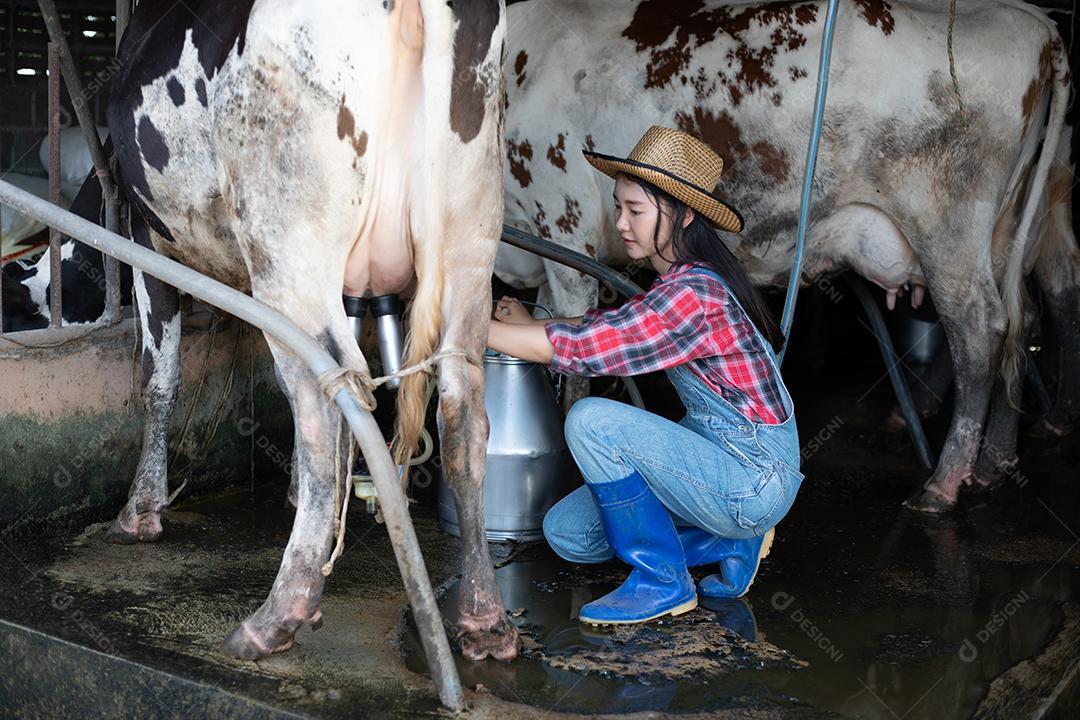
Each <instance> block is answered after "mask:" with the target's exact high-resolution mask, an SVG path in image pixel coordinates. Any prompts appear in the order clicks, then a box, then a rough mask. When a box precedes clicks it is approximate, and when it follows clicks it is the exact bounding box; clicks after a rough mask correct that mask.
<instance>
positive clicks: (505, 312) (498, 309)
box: [495, 295, 534, 325]
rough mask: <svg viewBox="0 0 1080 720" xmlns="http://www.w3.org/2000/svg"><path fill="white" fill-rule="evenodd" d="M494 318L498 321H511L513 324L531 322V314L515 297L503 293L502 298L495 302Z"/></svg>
mask: <svg viewBox="0 0 1080 720" xmlns="http://www.w3.org/2000/svg"><path fill="white" fill-rule="evenodd" d="M495 319H496V320H498V321H499V322H505V323H511V324H514V325H531V324H532V323H533V320H534V318H533V316H532V314H530V313H529V311H528V310H526V309H525V306H524V305H522V304H521V303H520V302H518V301H517V299H515V298H512V297H508V296H506V295H503V296H502V298H501V299H500V300H499V301H498V302H497V303H495Z"/></svg>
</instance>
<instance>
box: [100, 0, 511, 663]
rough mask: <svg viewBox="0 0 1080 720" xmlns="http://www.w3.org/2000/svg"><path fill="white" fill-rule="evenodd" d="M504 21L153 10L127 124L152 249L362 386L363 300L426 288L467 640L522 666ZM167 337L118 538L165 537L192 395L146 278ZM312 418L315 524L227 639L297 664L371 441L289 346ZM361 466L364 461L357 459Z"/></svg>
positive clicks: (487, 7)
mask: <svg viewBox="0 0 1080 720" xmlns="http://www.w3.org/2000/svg"><path fill="white" fill-rule="evenodd" d="M504 34H505V10H504V8H503V5H502V2H500V1H499V0H472V1H470V2H456V3H448V2H444V1H443V0H386V1H380V0H322V1H320V2H317V3H315V2H313V3H298V2H291V1H289V0H244V1H241V2H235V3H223V2H210V1H209V0H207V1H204V2H187V3H175V2H172V0H143V1H142V2H140V3H139V5H138V6H137V8H136V10H135V13H134V16H133V18H132V20H131V25H130V26H129V28H128V30H127V33H126V35H125V37H124V38H123V42H122V44H121V48H120V64H121V68H120V70H119V72H118V74H117V76H116V77H115V79H114V81H113V89H112V99H111V104H110V108H109V127H110V131H111V133H112V137H113V141H114V143H115V145H116V150H117V155H118V160H119V165H120V168H121V174H122V184H123V190H124V192H125V194H126V195H127V197H128V198H129V199H130V201H131V202H132V204H133V206H134V208H136V210H135V211H133V213H132V216H133V222H132V232H133V235H134V239H135V241H136V242H138V243H139V244H141V245H144V246H147V247H152V248H153V249H155V250H157V251H158V252H160V253H162V254H164V255H167V256H169V257H172V258H174V259H176V260H178V261H180V262H182V263H184V264H186V265H188V266H189V267H191V268H194V269H196V270H198V271H200V272H203V273H205V274H207V275H209V276H211V277H214V278H216V279H218V280H220V281H223V282H225V283H227V284H229V285H231V286H233V287H235V288H238V289H241V290H245V291H248V290H249V291H250V292H251V294H252V295H253V296H254V297H255V298H256V299H258V300H261V301H262V302H264V303H266V304H268V305H269V306H271V307H273V308H275V309H277V310H278V311H280V312H282V313H283V314H284V315H286V316H288V317H289V318H291V319H292V320H293V321H295V322H296V323H297V324H298V325H300V326H301V327H302V328H304V329H306V330H307V331H308V332H309V333H310V334H311V335H312V336H314V337H315V338H317V339H318V341H319V342H321V343H322V344H323V345H324V346H325V347H326V349H327V350H328V352H330V353H331V354H332V355H333V356H334V357H335V358H336V359H337V360H338V361H339V362H340V363H341V364H342V365H343V366H346V367H348V368H351V369H354V370H357V371H362V372H366V371H367V363H366V361H365V359H364V357H363V355H362V354H361V352H360V349H359V348H358V347H357V344H356V341H355V340H354V338H353V335H352V332H351V330H350V327H349V324H348V322H347V319H346V316H345V312H344V309H343V307H342V300H341V296H342V291H343V290H344V291H345V292H346V293H347V294H350V295H361V294H363V293H364V292H365V291H367V290H371V291H372V292H373V293H374V294H376V295H378V294H384V293H398V292H402V291H404V290H407V289H410V288H412V289H413V292H412V295H413V303H412V310H411V316H410V334H409V338H408V340H407V344H406V358H405V363H406V364H412V363H414V362H416V361H419V360H421V359H423V358H426V357H428V356H430V355H432V354H433V353H435V352H438V351H441V350H452V349H457V350H464V351H466V352H467V353H468V355H469V356H470V358H469V359H468V360H467V359H466V358H464V357H462V356H460V355H450V356H447V357H445V358H444V359H442V360H440V361H439V364H438V390H439V430H440V434H441V440H442V442H441V446H442V453H443V461H444V472H445V476H446V478H447V479H448V481H449V482H450V483H451V485H452V487H453V491H454V494H455V500H456V502H457V503H458V505H457V506H458V508H459V513H460V518H461V523H462V539H463V542H464V547H465V553H464V557H463V580H462V582H461V588H462V591H461V597H460V608H461V610H460V612H461V616H460V617H459V618H458V619H457V623H456V625H457V627H458V628H459V632H458V638H457V639H458V641H459V643H460V647H461V649H462V651H463V653H464V654H465V655H466V656H467V657H469V658H475V659H479V658H483V657H487V656H491V657H496V658H502V659H506V658H511V657H513V656H515V655H516V652H517V645H518V642H517V634H516V632H515V630H514V628H513V626H512V625H511V624H510V623H509V622H508V621H507V619H506V614H505V610H504V608H503V603H502V600H501V596H500V593H499V590H498V587H497V586H496V584H495V578H494V572H493V569H492V566H491V562H490V558H489V556H488V553H487V549H486V543H485V540H484V528H483V517H482V512H481V507H480V503H481V483H482V480H483V469H484V454H485V447H486V442H485V438H486V437H487V431H488V425H487V417H486V414H485V412H484V407H483V374H482V370H481V366H480V362H479V358H480V357H481V356H482V352H483V348H484V342H485V340H486V328H487V323H488V318H489V316H490V307H491V305H490V299H491V297H490V296H491V290H490V277H491V269H492V266H493V263H494V255H495V249H496V246H497V243H498V241H499V236H500V230H501V224H502V212H503V205H502V175H501V173H502V168H501V152H502V139H503V137H502V110H503V103H502V90H503V79H502V65H503V54H504V53H505V47H504ZM135 288H136V295H137V299H138V305H139V316H140V321H141V322H142V323H143V325H144V328H145V332H143V347H142V362H143V392H144V400H143V402H144V407H145V412H146V425H145V435H144V446H143V452H142V457H141V458H140V462H139V467H138V471H137V475H136V478H135V480H134V483H133V485H132V489H131V495H130V498H129V500H128V503H127V505H126V506H125V507H124V509H123V511H122V512H121V513H120V515H119V516H118V517H117V519H116V520H115V521H114V523H113V525H112V527H111V530H110V535H111V537H112V539H114V540H116V541H119V542H135V541H148V540H155V539H157V538H158V537H159V536H160V535H161V532H162V526H161V516H162V513H163V512H164V511H165V510H166V502H167V498H168V488H167V487H166V477H167V472H166V471H167V468H166V434H165V429H166V427H167V425H168V417H169V414H170V413H171V411H172V408H173V404H174V402H175V399H176V393H177V387H178V383H179V360H178V341H179V338H180V315H179V312H178V301H177V293H176V291H175V290H174V289H173V288H171V287H170V286H168V285H166V284H164V283H162V282H160V281H158V280H156V279H154V278H151V277H149V276H145V275H143V274H142V273H140V272H138V271H136V272H135ZM267 342H268V343H269V345H270V349H271V351H272V352H273V355H274V359H275V362H276V366H277V371H278V375H279V378H280V380H281V382H282V384H283V386H284V387H285V388H286V392H287V395H288V397H289V402H290V404H291V407H292V410H293V417H294V420H295V455H294V458H295V466H296V467H297V472H296V476H297V478H296V479H297V509H296V518H295V522H294V526H293V530H292V535H291V536H290V539H289V543H288V546H287V547H286V549H285V553H284V558H283V560H282V564H281V569H280V571H279V573H278V576H277V579H276V580H275V582H274V586H273V589H272V591H271V593H270V595H269V597H268V598H267V600H266V602H264V603H263V605H262V606H261V607H260V608H259V609H258V610H256V611H255V613H254V614H253V615H251V616H250V617H249V618H248V619H247V620H245V621H244V622H243V623H242V624H241V625H240V626H239V627H238V628H237V629H236V630H235V631H234V632H233V633H232V634H231V635H230V636H229V638H228V639H227V640H226V644H225V647H226V650H227V651H228V652H229V653H231V654H234V655H236V656H238V657H243V658H257V657H261V656H265V655H267V654H269V653H272V652H275V651H278V650H283V649H286V648H288V647H290V646H291V644H292V638H293V635H294V633H295V632H296V630H297V629H298V628H299V627H300V626H301V625H302V624H303V623H305V622H308V621H314V620H315V619H316V618H317V617H318V615H319V602H320V597H321V594H322V588H323V582H324V578H323V575H322V573H321V572H320V568H321V567H322V565H323V564H324V563H325V562H326V560H327V558H328V557H329V555H330V551H331V541H332V538H333V531H334V528H335V515H336V507H335V502H334V501H335V496H336V493H339V492H341V490H342V488H343V486H344V485H343V484H344V480H345V473H346V472H347V470H348V468H349V467H350V461H351V458H349V454H350V453H349V450H348V448H350V447H351V445H352V443H351V442H350V438H349V436H348V429H347V427H346V426H345V425H344V423H343V421H342V419H341V416H340V413H339V412H338V411H337V409H336V407H335V406H334V405H333V404H332V403H331V402H330V401H329V400H328V398H327V397H325V396H324V395H323V393H322V392H320V389H319V386H318V383H317V382H316V378H315V377H314V376H313V375H312V373H311V372H310V371H309V370H308V369H307V367H306V366H305V365H304V364H303V363H302V362H301V361H300V360H299V359H298V358H297V357H295V356H294V355H293V354H292V353H291V352H290V351H289V350H288V349H287V348H286V347H285V346H283V345H282V344H281V343H279V342H278V341H277V340H275V339H274V338H273V337H270V336H268V337H267ZM427 384H428V381H427V378H425V377H424V376H423V375H422V374H421V375H413V376H410V377H408V378H406V379H405V381H404V382H403V383H402V386H401V388H400V390H399V391H398V428H397V431H398V440H399V444H398V448H397V453H398V457H399V459H400V458H401V457H403V456H406V455H408V454H409V453H410V452H411V451H412V450H413V448H414V446H415V444H416V438H417V435H418V434H419V430H420V427H421V424H422V421H423V414H424V407H425V405H426V400H427V393H426V389H427ZM336 450H342V451H343V452H336Z"/></svg>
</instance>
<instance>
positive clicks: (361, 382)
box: [319, 348, 484, 412]
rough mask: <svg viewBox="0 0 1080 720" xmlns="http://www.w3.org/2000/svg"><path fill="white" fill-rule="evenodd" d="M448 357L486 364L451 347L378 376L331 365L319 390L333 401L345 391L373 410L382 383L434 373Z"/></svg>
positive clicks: (480, 366)
mask: <svg viewBox="0 0 1080 720" xmlns="http://www.w3.org/2000/svg"><path fill="white" fill-rule="evenodd" d="M448 357H463V358H465V360H466V361H468V363H469V364H470V365H474V366H476V367H479V368H483V367H484V364H483V363H482V362H480V361H479V360H477V359H476V358H474V357H473V356H472V354H471V353H468V352H466V351H464V350H456V349H453V348H451V349H448V350H440V351H439V352H437V353H435V354H434V355H432V356H431V357H429V358H426V359H424V360H421V361H420V362H418V363H416V364H415V365H410V366H409V367H406V368H402V369H401V370H398V371H397V372H396V373H390V374H389V375H380V376H379V377H375V378H373V377H371V376H370V375H368V374H367V373H366V372H361V371H359V370H353V369H352V368H346V367H336V368H332V369H330V370H327V371H326V372H324V373H323V374H321V375H319V389H320V390H322V391H323V392H324V393H326V394H327V395H328V396H330V399H331V400H332V399H334V398H335V397H337V394H338V392H340V391H341V390H345V391H346V392H348V393H349V395H351V396H352V397H353V398H355V399H356V402H357V403H359V404H360V407H362V408H364V409H365V410H367V411H368V412H371V411H372V410H374V409H375V395H374V393H375V388H377V387H379V386H380V385H385V384H386V383H388V382H390V381H391V380H394V379H395V378H403V377H405V376H407V375H414V374H416V373H418V372H422V373H427V374H428V375H434V374H435V373H434V371H433V370H432V366H433V365H435V363H437V362H439V361H440V360H443V359H445V358H448Z"/></svg>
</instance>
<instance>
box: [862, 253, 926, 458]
mask: <svg viewBox="0 0 1080 720" xmlns="http://www.w3.org/2000/svg"><path fill="white" fill-rule="evenodd" d="M844 279H845V280H847V283H848V285H850V286H851V289H852V290H853V291H854V292H855V297H857V298H858V299H859V302H860V303H862V306H863V310H865V311H866V318H867V320H869V321H870V329H871V330H872V331H873V333H874V338H875V339H876V340H877V343H878V348H879V349H880V350H881V355H882V357H884V358H885V365H886V366H887V367H888V369H889V380H890V381H891V382H892V386H893V392H895V393H896V400H897V402H899V403H900V412H901V413H902V414H903V415H904V420H905V421H906V422H907V426H908V434H909V435H911V442H912V443H913V444H914V445H915V452H916V453H918V455H919V460H921V461H922V464H923V465H925V466H926V468H927V469H928V470H929V469H933V467H934V462H933V460H932V459H931V455H930V444H929V443H927V441H926V433H924V432H923V426H922V418H920V417H919V412H918V410H916V409H915V401H914V400H912V399H911V390H910V389H909V388H908V385H907V381H906V380H905V379H904V374H903V373H902V372H901V370H900V358H898V357H896V350H895V349H894V348H893V344H892V338H891V337H890V336H889V329H888V328H887V327H886V326H885V318H884V317H882V315H881V308H879V307H878V305H877V303H876V302H874V298H873V297H872V296H871V295H870V291H869V290H867V289H866V283H865V282H864V281H863V279H862V278H861V277H859V276H858V275H856V274H854V273H847V274H846V275H845V276H844Z"/></svg>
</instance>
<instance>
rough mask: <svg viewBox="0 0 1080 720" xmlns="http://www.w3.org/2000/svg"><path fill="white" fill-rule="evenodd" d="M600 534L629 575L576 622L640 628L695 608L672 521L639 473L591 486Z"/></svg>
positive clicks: (691, 583) (586, 607)
mask: <svg viewBox="0 0 1080 720" xmlns="http://www.w3.org/2000/svg"><path fill="white" fill-rule="evenodd" d="M589 490H591V491H592V494H593V498H594V499H595V500H596V504H597V506H598V507H599V509H600V521H601V522H602V523H603V526H604V534H605V535H606V536H607V540H608V543H609V544H610V545H611V548H612V550H614V551H615V554H616V555H617V556H618V557H619V558H620V559H621V560H622V561H623V562H626V563H628V564H629V565H630V566H631V567H632V568H633V570H631V571H630V577H628V578H627V579H626V581H625V582H624V583H623V584H622V585H620V586H619V587H618V588H616V589H615V590H613V591H612V592H610V593H608V594H607V595H605V596H604V597H602V598H600V599H599V600H593V601H592V602H591V603H588V604H587V605H584V606H583V607H582V608H581V612H580V613H579V614H578V619H579V620H581V621H582V622H585V623H589V624H591V625H620V624H632V623H642V622H646V621H648V620H653V619H655V618H658V617H663V616H665V615H681V614H683V613H685V612H689V611H690V610H693V609H694V608H695V607H697V592H696V591H695V590H694V579H693V578H692V577H690V572H689V571H688V570H687V569H686V559H685V558H684V557H683V549H682V544H681V543H680V542H679V536H678V534H677V533H676V532H675V523H673V522H672V521H671V515H669V514H668V511H667V508H665V507H664V506H663V505H662V504H661V503H660V501H659V500H658V499H657V497H656V495H654V494H653V492H652V490H650V489H649V486H648V485H646V484H645V478H643V477H642V476H641V474H640V473H638V472H634V473H632V474H631V475H628V476H627V477H625V478H622V479H621V480H616V481H614V482H606V483H597V484H590V485H589Z"/></svg>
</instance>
